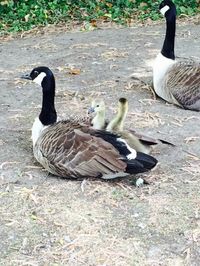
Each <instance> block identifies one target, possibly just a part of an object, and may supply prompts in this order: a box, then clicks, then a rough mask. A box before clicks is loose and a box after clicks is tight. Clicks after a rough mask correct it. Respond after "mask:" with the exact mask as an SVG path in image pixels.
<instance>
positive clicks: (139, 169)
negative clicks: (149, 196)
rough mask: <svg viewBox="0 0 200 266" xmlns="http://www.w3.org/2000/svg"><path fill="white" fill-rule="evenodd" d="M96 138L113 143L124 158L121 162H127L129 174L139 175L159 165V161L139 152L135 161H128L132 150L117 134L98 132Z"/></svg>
mask: <svg viewBox="0 0 200 266" xmlns="http://www.w3.org/2000/svg"><path fill="white" fill-rule="evenodd" d="M95 136H96V137H100V138H102V139H104V140H105V141H108V142H109V143H111V144H112V145H113V146H114V147H115V148H116V149H117V150H118V151H119V153H120V155H121V156H122V158H121V160H123V161H124V162H126V164H127V167H126V172H127V173H129V174H138V173H143V172H147V171H149V170H151V169H152V168H154V167H155V166H156V164H157V162H158V161H157V160H156V159H155V158H154V157H152V156H151V155H148V154H145V153H142V152H137V156H136V158H135V159H128V155H130V153H131V152H130V150H129V149H128V147H127V144H126V142H123V140H122V139H120V137H119V136H118V135H116V134H113V133H110V132H108V131H102V130H96V131H95Z"/></svg>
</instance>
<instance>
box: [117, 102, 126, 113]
mask: <svg viewBox="0 0 200 266" xmlns="http://www.w3.org/2000/svg"><path fill="white" fill-rule="evenodd" d="M118 110H119V111H120V112H122V113H127V111H128V100H127V99H126V98H120V99H119V101H118Z"/></svg>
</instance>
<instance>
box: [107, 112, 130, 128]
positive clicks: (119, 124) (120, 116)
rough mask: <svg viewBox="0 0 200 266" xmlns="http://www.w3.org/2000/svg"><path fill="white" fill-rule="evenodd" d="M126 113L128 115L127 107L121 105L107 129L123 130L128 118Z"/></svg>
mask: <svg viewBox="0 0 200 266" xmlns="http://www.w3.org/2000/svg"><path fill="white" fill-rule="evenodd" d="M126 115H127V110H126V108H123V107H120V108H119V109H118V112H117V115H116V116H115V118H114V119H113V120H112V121H111V122H110V124H109V125H108V128H107V129H108V130H110V131H112V130H117V131H118V130H119V131H122V130H123V126H124V120H125V118H126Z"/></svg>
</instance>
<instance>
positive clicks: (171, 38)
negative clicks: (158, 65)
mask: <svg viewBox="0 0 200 266" xmlns="http://www.w3.org/2000/svg"><path fill="white" fill-rule="evenodd" d="M175 32H176V15H172V16H171V17H169V18H166V35H165V40H164V44H163V47H162V50H161V54H162V55H163V56H165V57H167V58H169V59H172V60H174V59H175V54H174V43H175Z"/></svg>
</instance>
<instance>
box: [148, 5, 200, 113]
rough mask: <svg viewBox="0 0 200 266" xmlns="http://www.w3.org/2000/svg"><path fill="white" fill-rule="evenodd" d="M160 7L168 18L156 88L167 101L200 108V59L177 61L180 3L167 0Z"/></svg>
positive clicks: (157, 65) (155, 68)
mask: <svg viewBox="0 0 200 266" xmlns="http://www.w3.org/2000/svg"><path fill="white" fill-rule="evenodd" d="M159 10H160V12H161V13H162V14H163V15H164V16H165V18H166V35H165V40H164V44H163V47H162V50H161V52H160V53H159V54H158V56H157V57H156V60H155V63H154V66H153V86H154V90H155V92H156V94H157V95H158V96H159V97H161V98H163V99H164V100H166V101H167V102H170V103H173V104H175V105H179V106H181V107H183V108H185V109H190V110H196V111H200V63H194V62H181V61H180V62H177V61H175V54H174V42H175V31H176V6H175V4H174V3H173V2H172V1H171V0H164V1H162V2H161V4H160V6H159Z"/></svg>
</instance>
